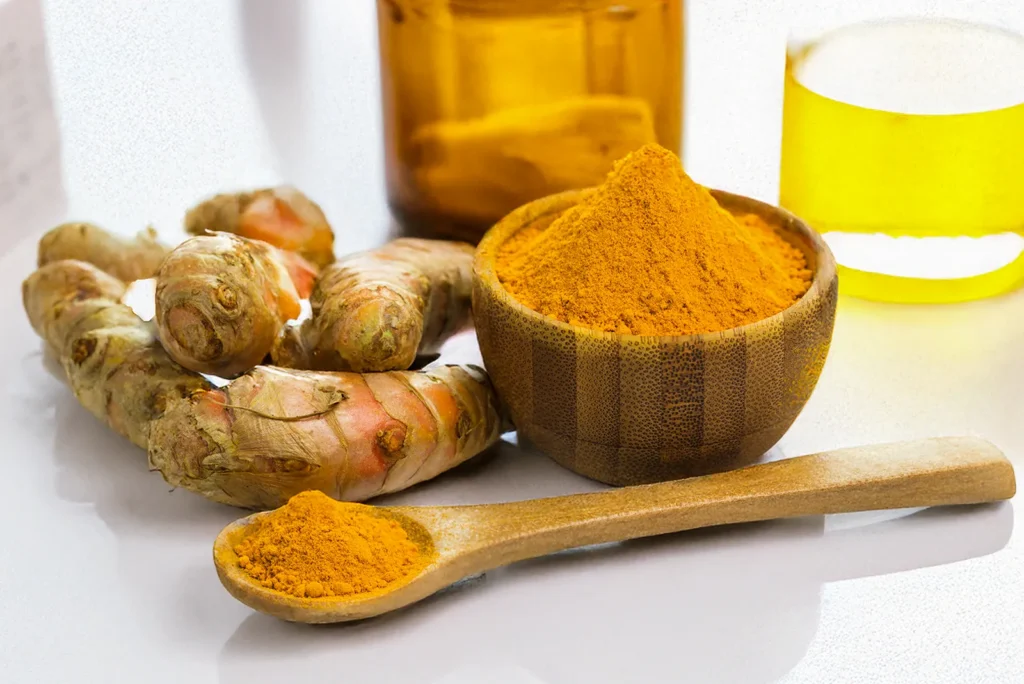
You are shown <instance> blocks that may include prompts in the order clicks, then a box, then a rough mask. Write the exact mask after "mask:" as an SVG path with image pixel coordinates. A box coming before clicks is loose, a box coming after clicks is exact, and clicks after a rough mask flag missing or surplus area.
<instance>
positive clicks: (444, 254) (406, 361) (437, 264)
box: [271, 238, 473, 372]
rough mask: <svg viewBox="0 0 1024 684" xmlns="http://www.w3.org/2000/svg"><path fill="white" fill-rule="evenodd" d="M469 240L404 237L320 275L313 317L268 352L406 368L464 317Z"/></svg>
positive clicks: (318, 362)
mask: <svg viewBox="0 0 1024 684" xmlns="http://www.w3.org/2000/svg"><path fill="white" fill-rule="evenodd" d="M472 269H473V247H472V246H470V245H467V244H464V243H455V242H446V241H441V240H421V239H416V238H402V239H399V240H395V241H393V242H390V243H388V244H387V245H384V246H383V247H380V248H378V249H375V250H372V251H369V252H364V253H361V254H354V255H352V256H349V257H346V258H344V259H342V260H341V261H339V262H338V263H336V264H334V265H332V266H329V267H328V268H327V269H325V270H324V272H323V273H322V274H321V275H320V278H319V279H318V280H317V283H316V286H315V287H314V288H313V294H312V296H311V297H310V305H311V307H312V310H313V314H312V316H311V318H310V319H309V320H308V321H306V322H304V323H303V324H302V326H301V328H300V329H299V330H293V329H289V330H286V331H285V334H284V335H283V336H282V337H281V339H279V340H278V342H277V343H276V345H275V347H274V350H273V351H272V352H271V353H272V357H273V359H274V363H275V364H277V365H279V366H284V367H289V368H306V369H315V370H344V371H356V372H370V371H388V370H404V369H407V368H409V367H410V366H411V365H412V364H413V362H414V361H415V359H416V356H417V355H419V354H430V353H433V352H435V351H437V349H438V348H439V347H440V345H441V344H442V343H443V342H444V341H445V340H446V339H447V338H448V337H450V336H451V335H452V334H453V333H455V332H457V331H458V330H460V329H461V328H463V327H465V326H466V325H468V323H469V315H470V298H471V294H472Z"/></svg>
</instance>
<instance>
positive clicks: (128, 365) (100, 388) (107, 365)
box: [22, 261, 502, 508]
mask: <svg viewBox="0 0 1024 684" xmlns="http://www.w3.org/2000/svg"><path fill="white" fill-rule="evenodd" d="M124 289H125V286H124V284H123V283H121V282H119V281H117V280H116V279H114V278H112V277H111V276H109V275H107V274H105V273H103V272H102V271H100V270H99V269H97V268H95V267H94V266H91V265H89V264H86V263H82V262H77V261H58V262H54V263H52V264H49V265H47V266H44V267H43V268H41V269H39V270H38V271H36V272H35V273H33V274H32V275H31V276H29V278H28V279H27V280H26V281H25V283H24V285H23V288H22V294H23V298H24V304H25V310H26V312H27V313H28V315H29V320H30V321H31V323H32V327H33V328H34V329H35V330H36V332H37V333H38V334H39V335H40V336H41V337H43V338H44V339H45V340H46V342H47V343H48V345H49V346H50V347H51V348H52V349H53V350H55V351H56V352H57V354H58V356H59V357H60V358H61V362H62V365H63V367H64V370H65V372H66V373H67V376H68V380H69V381H70V383H71V386H72V389H73V390H74V392H75V395H76V396H77V397H78V398H79V400H80V401H81V402H82V404H83V405H84V406H85V407H86V408H87V409H88V410H89V411H90V412H91V413H93V415H95V416H96V417H97V418H99V419H101V420H103V421H105V422H107V423H108V424H109V425H110V426H111V427H113V428H114V429H115V430H117V431H118V432H119V433H120V434H122V435H125V436H127V437H128V438H129V439H131V440H132V441H133V442H134V443H135V444H137V445H139V446H141V447H143V448H147V449H148V451H149V462H150V464H151V466H152V467H154V468H156V469H158V470H160V472H161V473H162V474H163V476H164V479H166V480H167V481H168V482H170V483H171V484H174V485H178V486H182V487H184V488H186V489H190V490H192V491H195V492H198V493H200V494H203V495H204V496H206V497H207V498H210V499H213V500H215V501H220V502H222V503H227V504H231V505H235V506H243V507H246V508H267V507H274V506H279V505H281V504H283V503H285V501H287V500H288V498H289V497H290V496H291V495H293V494H295V493H298V492H301V491H304V490H309V489H316V490H320V491H322V492H324V493H326V494H328V495H330V496H333V497H336V498H339V499H345V500H351V501H359V500H363V499H366V498H369V497H371V496H375V495H377V494H383V493H385V492H392V491H396V490H399V489H402V488H404V487H408V486H411V485H413V484H415V483H418V482H422V481H424V480H427V479H430V478H432V477H434V476H435V475H437V474H438V473H441V472H443V471H445V470H447V469H449V468H452V467H454V466H455V465H458V464H459V463H461V462H463V461H465V460H466V459H468V458H470V457H472V456H474V455H476V454H477V453H479V452H480V451H482V450H484V449H485V448H487V447H488V446H490V445H491V444H493V443H495V442H496V441H497V440H498V436H499V434H500V432H501V429H502V421H501V418H500V416H501V414H500V412H499V408H498V400H497V397H496V395H495V394H494V391H493V389H492V387H491V385H490V382H489V381H488V379H487V376H486V375H485V374H484V372H483V371H482V370H480V369H477V368H473V367H457V366H453V367H442V368H437V369H434V370H430V371H418V372H395V373H380V374H367V375H358V374H355V373H316V372H303V371H289V370H284V369H278V368H270V367H265V366H261V367H257V368H255V369H253V370H252V371H250V372H249V373H247V374H245V375H243V376H242V377H240V378H238V379H236V380H234V381H233V382H231V383H230V384H228V385H227V386H226V387H224V388H223V389H219V390H218V389H213V388H212V387H211V386H210V384H209V383H208V382H207V381H206V380H205V379H203V378H202V377H201V376H200V375H198V374H196V373H193V372H191V371H188V370H186V369H184V368H182V367H180V366H178V365H177V364H176V363H175V362H174V361H173V360H172V359H171V358H170V357H169V356H168V355H167V354H166V353H165V352H164V350H163V348H162V347H161V346H160V344H159V343H158V342H157V340H156V338H155V336H154V334H153V332H152V329H151V326H149V325H148V324H146V323H144V322H143V321H141V320H140V319H139V318H138V317H137V316H135V314H134V313H133V312H132V311H131V309H129V308H128V307H127V306H126V305H124V304H121V303H120V302H119V298H120V296H121V295H122V294H123V292H124Z"/></svg>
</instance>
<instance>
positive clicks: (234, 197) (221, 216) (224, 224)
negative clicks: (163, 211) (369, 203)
mask: <svg viewBox="0 0 1024 684" xmlns="http://www.w3.org/2000/svg"><path fill="white" fill-rule="evenodd" d="M185 230H186V231H188V232H189V233H190V234H192V235H205V234H207V233H234V234H235V235H240V236H242V237H246V238H251V239H253V240H263V241H264V242H269V243H270V244H272V245H274V246H275V247H278V248H280V249H283V250H286V251H289V252H296V253H298V254H300V255H302V257H303V258H305V259H306V260H307V261H309V262H310V263H312V264H315V265H316V266H317V267H319V268H323V267H324V266H326V265H328V264H330V263H332V262H333V261H334V231H332V230H331V226H330V224H329V223H328V222H327V217H326V216H324V212H323V210H322V209H320V206H319V205H318V204H317V203H316V202H314V201H313V200H311V199H309V198H308V197H306V196H305V195H304V194H303V193H301V192H299V191H298V190H296V189H295V188H291V187H287V186H283V187H277V188H263V189H261V190H254V191H252V192H238V193H230V194H223V195H216V196H215V197H211V198H210V199H207V200H205V201H204V202H202V203H200V204H199V205H197V206H196V207H194V208H193V209H191V210H190V211H189V212H188V213H187V214H186V215H185Z"/></svg>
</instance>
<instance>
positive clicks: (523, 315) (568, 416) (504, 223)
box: [473, 191, 838, 485]
mask: <svg viewBox="0 0 1024 684" xmlns="http://www.w3.org/2000/svg"><path fill="white" fill-rule="evenodd" d="M712 192H713V194H714V196H715V198H716V199H717V200H718V202H719V203H720V204H721V205H722V206H723V207H724V208H725V209H727V210H729V211H731V212H732V213H734V214H745V213H752V214H758V215H759V216H761V217H762V218H764V219H765V220H767V221H768V222H769V223H770V224H771V225H773V226H775V227H776V229H777V230H778V232H779V234H780V235H781V236H782V237H783V238H785V239H786V240H787V241H788V242H790V243H791V244H793V245H794V246H796V247H797V248H799V249H800V250H801V251H802V252H803V253H804V254H805V255H806V257H807V261H808V264H809V266H810V267H811V269H812V271H813V273H814V278H813V280H812V282H811V286H810V289H809V290H808V291H807V293H806V294H804V296H803V297H801V298H800V299H799V300H798V301H796V302H795V303H794V304H793V305H792V306H790V307H789V308H787V309H785V310H784V311H782V312H780V313H778V314H776V315H774V316H772V317H770V318H766V319H764V320H761V321H757V322H755V323H751V324H749V325H745V326H742V327H739V328H732V329H730V330H724V331H722V332H716V333H709V334H702V335H687V336H664V337H644V336H636V335H619V334H616V333H607V332H602V331H597V330H591V329H588V328H582V327H578V326H574V325H569V324H567V323H562V322H560V321H556V320H554V319H552V318H548V317H546V316H544V315H542V314H540V313H537V312H536V311H533V310H531V309H528V308H526V307H525V306H523V305H522V304H520V303H519V302H518V301H516V300H515V299H513V297H512V295H510V294H509V293H508V292H507V291H506V290H505V288H504V287H502V285H501V283H500V282H499V281H498V277H497V274H496V273H495V266H494V261H495V258H496V256H497V252H498V248H499V247H500V246H501V245H502V243H504V242H505V240H507V239H508V238H509V237H510V236H511V235H513V234H515V233H516V232H517V231H519V230H521V229H522V228H524V227H526V226H528V225H531V224H541V225H542V227H543V226H546V225H550V223H551V222H552V221H553V220H554V219H555V218H556V217H558V216H559V215H560V214H561V213H562V212H563V211H565V210H566V209H568V208H569V207H571V206H573V205H574V204H576V203H577V202H578V201H579V199H580V197H581V194H582V193H581V191H570V192H564V193H561V194H558V195H552V196H550V197H545V198H543V199H539V200H537V201H535V202H531V203H530V204H527V205H524V206H522V207H520V208H519V209H516V210H515V211H513V212H512V213H511V214H509V215H508V216H506V217H505V218H504V219H502V220H501V222H499V223H498V224H497V225H495V226H494V227H493V228H492V229H491V230H490V231H488V233H487V234H486V235H485V236H484V238H483V240H482V241H481V242H480V246H479V248H478V250H477V253H476V260H475V263H474V269H473V271H474V272H473V276H474V277H473V319H474V322H475V324H476V330H477V335H478V336H479V339H480V350H481V352H482V353H483V359H484V364H485V365H486V366H487V370H488V372H489V373H490V376H491V379H492V380H493V382H494V385H495V387H496V388H497V390H498V393H499V395H500V396H501V397H502V399H503V400H504V401H505V403H506V404H507V406H508V408H509V410H510V412H511V415H512V420H513V422H514V423H515V425H516V428H517V429H518V430H519V435H520V437H525V438H526V439H528V440H529V441H531V442H533V443H534V444H535V445H536V446H537V447H539V448H540V449H541V450H543V451H544V452H545V453H547V454H548V455H550V456H551V457H552V458H554V459H555V461H557V462H558V463H560V464H561V465H563V466H565V467H566V468H569V469H570V470H572V471H574V472H577V473H579V474H581V475H585V476H586V477H590V478H593V479H595V480H599V481H601V482H606V483H609V484H615V485H633V484H643V483H649V482H657V481H661V480H671V479H676V478H681V477H689V476H693V475H703V474H706V473H711V472H718V471H722V470H729V469H732V468H737V467H740V466H745V465H749V464H750V463H753V462H754V461H756V460H757V459H758V458H760V457H761V455H763V454H764V453H765V452H766V451H768V450H769V449H770V448H771V447H772V446H773V445H774V444H775V443H776V442H778V441H779V439H780V438H781V437H782V435H783V434H784V433H785V432H786V430H788V429H789V426H790V425H792V424H793V421H794V420H795V419H796V417H797V415H798V414H799V413H800V411H801V410H802V409H803V407H804V404H805V403H806V402H807V399H808V398H809V397H810V396H811V392H812V391H813V390H814V386H815V384H817V381H818V376H819V375H820V374H821V368H822V366H823V365H824V363H825V357H826V356H827V354H828V349H829V343H830V342H831V339H832V326H833V323H834V321H835V311H836V297H837V292H838V279H837V277H836V264H835V260H834V258H833V257H832V253H831V252H830V251H829V249H828V246H827V245H826V244H825V242H824V241H823V240H822V239H821V236H819V235H818V234H817V233H815V232H814V231H813V230H812V229H811V228H810V227H809V226H808V225H807V224H805V223H804V222H803V221H801V220H800V219H798V218H796V217H795V216H793V215H792V214H790V213H788V212H786V211H784V210H782V209H779V208H777V207H773V206H770V205H767V204H764V203H762V202H758V201H756V200H753V199H749V198H747V197H741V196H738V195H732V194H729V193H726V192H721V191H712Z"/></svg>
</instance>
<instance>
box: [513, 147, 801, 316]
mask: <svg viewBox="0 0 1024 684" xmlns="http://www.w3.org/2000/svg"><path fill="white" fill-rule="evenodd" d="M497 273H498V278H499V280H500V281H501V282H502V284H503V285H504V286H505V288H506V289H507V290H508V291H509V292H510V293H511V294H512V295H513V296H514V297H515V298H516V299H517V300H518V301H520V302H521V303H522V304H524V305H525V306H527V307H529V308H531V309H533V310H535V311H538V312H540V313H542V314H544V315H546V316H550V317H551V318H555V319H557V320H560V321H563V322H566V323H571V324H573V325H579V326H583V327H587V328H593V329H596V330H604V331H608V332H616V333H623V334H633V335H691V334H697V333H707V332H715V331H719V330H725V329H727V328H734V327H737V326H741V325H746V324H748V323H752V322H754V321H757V320H761V319H763V318H767V317H769V316H772V315H774V314H776V313H778V312H780V311H782V310H783V309H785V308H786V307H788V306H789V305H790V304H792V303H793V302H795V301H796V300H797V299H799V298H800V296H802V295H803V294H804V292H806V291H807V288H808V287H809V286H810V279H811V273H810V271H809V269H808V268H807V262H806V258H805V257H804V255H803V253H801V252H800V251H799V250H798V249H797V248H795V247H794V246H792V245H790V244H789V243H788V242H786V241H785V240H783V239H782V238H781V237H780V236H779V235H778V234H777V233H776V232H775V231H774V230H773V229H772V228H771V226H769V225H767V224H766V223H765V222H764V221H763V220H761V219H760V218H759V217H757V216H744V217H741V218H739V219H737V218H735V217H733V216H732V215H731V214H729V213H728V212H727V211H725V210H724V209H723V208H722V207H720V206H719V205H718V203H717V202H716V201H715V199H714V197H712V196H711V194H710V193H709V192H708V191H707V190H706V189H705V188H703V187H701V186H700V185H697V184H696V183H695V182H693V181H692V180H691V179H690V177H689V176H687V175H686V173H685V172H684V171H683V168H682V164H681V163H680V161H679V158H678V157H676V155H674V154H673V153H672V152H670V151H668V150H666V149H664V148H662V147H660V146H658V145H654V144H651V145H646V146H644V147H642V148H640V149H639V150H637V151H635V152H633V153H631V154H629V155H627V156H626V157H625V158H624V159H622V160H620V161H619V162H617V163H616V165H615V168H614V169H613V170H612V172H611V173H610V174H609V175H608V178H607V180H606V181H605V183H604V184H603V185H601V186H600V187H598V188H597V189H596V190H594V191H592V192H590V193H589V194H587V195H585V196H584V198H583V199H582V201H580V203H579V204H577V205H576V206H574V207H572V208H570V209H568V210H567V211H566V212H565V213H563V214H562V215H561V216H559V217H558V218H557V219H555V220H554V221H553V222H552V223H551V224H550V225H549V226H548V227H547V229H541V228H537V227H528V228H526V229H524V230H522V231H520V232H519V233H517V234H516V235H514V236H512V237H511V238H510V239H509V240H508V241H507V242H506V243H505V245H504V246H503V247H502V249H501V250H500V251H499V254H498V259H497Z"/></svg>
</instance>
